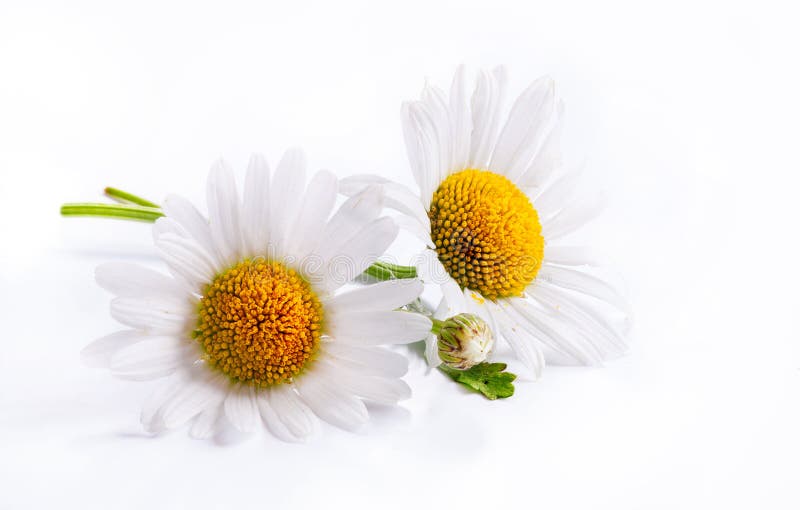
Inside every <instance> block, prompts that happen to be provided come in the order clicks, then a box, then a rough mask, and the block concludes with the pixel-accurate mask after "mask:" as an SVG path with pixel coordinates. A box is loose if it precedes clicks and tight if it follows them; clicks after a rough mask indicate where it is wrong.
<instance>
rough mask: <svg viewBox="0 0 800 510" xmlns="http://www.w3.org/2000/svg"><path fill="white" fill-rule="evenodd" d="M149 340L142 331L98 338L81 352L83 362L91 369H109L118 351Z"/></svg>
mask: <svg viewBox="0 0 800 510" xmlns="http://www.w3.org/2000/svg"><path fill="white" fill-rule="evenodd" d="M145 339H147V335H145V334H144V333H142V332H141V331H137V330H133V329H127V330H124V331H117V332H116V333H111V334H110V335H106V336H104V337H102V338H98V339H97V340H95V341H94V342H92V343H90V344H89V345H87V346H86V347H84V348H83V350H82V351H81V360H82V361H83V362H84V363H85V364H86V365H87V366H90V367H94V368H108V366H109V364H110V363H111V358H112V357H113V356H114V353H116V352H117V351H118V350H120V349H123V348H125V347H128V346H130V345H133V344H135V343H136V342H140V341H142V340H145Z"/></svg>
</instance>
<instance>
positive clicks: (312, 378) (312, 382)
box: [295, 372, 369, 431]
mask: <svg viewBox="0 0 800 510" xmlns="http://www.w3.org/2000/svg"><path fill="white" fill-rule="evenodd" d="M295 384H296V386H297V389H298V391H299V393H300V397H301V398H302V399H303V401H304V402H305V403H306V404H308V406H309V407H310V408H311V409H312V410H313V411H314V414H316V415H317V416H319V417H320V418H322V419H323V420H325V421H327V422H328V423H330V424H332V425H336V426H337V427H341V428H343V429H345V430H351V431H354V430H357V429H358V428H359V427H360V426H361V425H363V424H364V423H366V422H367V420H368V419H369V414H368V413H367V408H366V407H365V406H364V403H363V402H362V401H361V400H360V399H358V398H356V397H355V396H353V395H351V394H349V393H347V392H345V391H344V390H342V389H341V388H340V387H339V386H338V384H337V383H336V381H331V380H328V379H325V378H324V377H323V376H322V374H320V373H316V372H309V373H308V374H305V375H304V376H303V377H298V378H297V382H296V383H295Z"/></svg>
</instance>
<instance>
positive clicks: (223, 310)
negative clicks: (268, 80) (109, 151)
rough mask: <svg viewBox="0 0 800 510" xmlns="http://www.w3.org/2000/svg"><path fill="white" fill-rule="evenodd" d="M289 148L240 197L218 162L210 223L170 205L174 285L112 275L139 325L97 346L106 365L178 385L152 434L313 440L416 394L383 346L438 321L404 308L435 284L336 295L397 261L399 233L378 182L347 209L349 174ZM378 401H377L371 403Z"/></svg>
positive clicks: (105, 279)
mask: <svg viewBox="0 0 800 510" xmlns="http://www.w3.org/2000/svg"><path fill="white" fill-rule="evenodd" d="M305 166H306V165H305V159H304V156H303V153H302V152H300V151H296V150H293V151H288V152H287V153H286V154H285V155H284V157H283V159H282V160H281V162H280V164H279V165H278V167H277V170H276V172H275V175H274V176H273V177H272V179H270V172H269V169H268V167H267V164H266V162H265V161H264V159H263V158H261V157H259V156H254V157H253V158H252V159H251V161H250V165H249V168H248V171H247V177H246V179H245V186H244V196H243V199H240V197H239V196H238V192H237V189H236V184H235V182H234V178H233V173H232V172H231V170H230V169H229V167H228V166H227V165H226V164H225V163H224V162H219V163H217V164H216V165H215V166H214V167H213V168H212V170H211V174H210V176H209V180H208V213H209V214H208V219H206V218H205V217H204V216H202V215H201V214H200V212H198V210H197V209H195V207H194V206H192V205H191V204H190V203H189V202H188V201H186V200H184V199H182V198H180V197H175V196H172V197H169V198H167V199H166V201H165V203H164V205H163V211H164V213H165V217H163V218H160V219H159V220H158V221H157V222H156V225H155V227H154V236H155V243H156V246H157V248H158V251H159V253H160V255H161V258H162V259H163V261H164V262H165V263H166V265H167V267H168V268H169V271H170V273H171V274H170V275H166V274H162V273H159V272H156V271H153V270H150V269H147V268H144V267H141V266H137V265H133V264H128V263H112V264H106V265H103V266H100V267H99V268H98V270H97V281H98V283H99V284H100V285H101V286H102V287H103V288H105V289H106V290H108V291H110V292H111V293H113V294H114V295H115V296H116V297H115V298H114V299H113V301H112V302H111V314H112V316H113V317H114V318H115V319H116V320H117V321H119V322H121V323H122V324H124V325H125V326H127V327H129V328H131V329H127V330H125V331H120V332H117V333H114V334H112V335H109V336H107V337H104V338H101V339H99V340H97V341H95V342H94V343H92V344H91V345H90V346H88V347H87V348H86V349H85V350H84V351H83V355H84V357H85V359H86V360H87V361H88V362H89V363H91V364H94V365H102V366H106V367H108V368H110V370H111V372H112V373H113V374H114V375H117V376H119V377H122V378H126V379H132V380H149V379H155V378H166V381H165V383H164V384H163V385H162V386H160V387H159V388H158V389H157V391H156V392H155V394H154V395H153V397H152V399H151V400H150V401H149V402H148V403H147V404H146V405H145V407H144V409H143V411H142V416H141V419H142V424H143V425H144V427H145V428H146V429H147V430H148V431H151V432H159V431H162V430H165V429H171V428H175V427H179V426H181V425H183V424H185V423H187V422H191V428H190V434H191V435H192V436H194V437H208V436H210V435H213V434H214V433H215V432H216V431H217V430H218V427H219V426H221V425H222V424H224V423H225V421H226V420H227V422H230V423H231V424H233V425H234V426H235V427H236V428H237V429H239V430H241V431H245V432H247V431H251V430H252V429H253V428H254V427H255V426H256V423H257V422H258V420H259V416H260V418H261V419H262V420H263V421H264V423H265V424H266V425H267V427H268V428H269V429H270V430H271V431H272V432H273V433H274V434H275V435H276V436H278V437H279V438H281V439H284V440H287V441H298V440H302V439H304V438H306V437H307V436H309V435H310V434H311V433H312V432H313V431H314V430H315V429H316V427H317V422H318V420H317V418H321V419H323V420H325V421H327V422H329V423H332V424H334V425H337V426H339V427H342V428H345V429H348V430H353V429H355V428H357V427H359V426H360V425H361V424H363V423H365V422H366V421H367V419H368V412H367V408H366V406H365V404H364V402H363V400H368V401H374V402H380V403H384V404H395V403H396V402H397V401H399V400H402V399H405V398H408V397H409V396H410V390H409V388H408V386H407V385H406V384H405V382H403V381H402V380H401V379H400V377H401V376H402V375H403V374H404V373H405V372H406V368H407V364H406V360H405V358H404V357H403V356H401V355H399V354H396V353H393V352H391V351H389V350H387V349H385V348H384V347H380V345H381V344H394V343H407V342H413V341H417V340H419V339H420V338H423V337H424V336H425V335H426V334H427V333H429V331H430V328H431V323H430V320H429V319H427V318H426V317H424V316H422V315H420V314H413V313H408V312H402V311H396V310H397V309H398V308H399V307H401V306H403V305H405V304H406V303H408V302H410V301H412V300H413V299H415V298H416V297H417V296H418V295H419V293H420V292H421V290H422V284H421V283H420V282H419V281H416V280H395V281H388V282H383V283H380V284H376V285H370V286H365V287H361V288H358V289H356V290H352V291H350V292H338V293H337V292H336V291H337V290H338V289H340V288H341V287H342V286H343V285H344V284H346V283H348V282H350V281H351V280H353V279H354V278H355V277H357V276H358V275H359V274H361V273H362V271H363V270H364V269H366V268H367V267H368V266H369V265H370V264H372V263H373V262H374V261H375V260H376V258H377V257H378V256H379V255H381V254H382V253H383V252H384V250H385V249H386V248H387V247H388V246H389V244H390V243H391V242H392V241H393V240H394V238H395V236H396V234H397V227H396V225H395V223H394V222H393V220H391V219H390V218H387V217H379V215H380V212H381V209H382V207H383V205H382V203H381V193H380V190H379V189H377V188H371V189H366V190H364V191H363V192H361V193H359V194H358V195H357V196H354V197H352V198H350V199H349V200H347V201H346V202H345V203H344V204H343V205H342V206H341V207H340V208H338V210H337V211H336V212H335V213H333V215H332V216H331V212H332V210H333V209H334V202H335V198H336V195H337V188H338V184H337V179H336V177H335V176H334V175H332V174H331V173H329V172H324V171H322V172H318V173H316V174H315V175H314V176H313V178H312V179H311V181H310V183H309V184H308V186H306V182H305V172H306V168H305ZM362 399H363V400H362Z"/></svg>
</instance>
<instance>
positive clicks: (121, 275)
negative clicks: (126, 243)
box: [94, 262, 186, 299]
mask: <svg viewBox="0 0 800 510" xmlns="http://www.w3.org/2000/svg"><path fill="white" fill-rule="evenodd" d="M94 276H95V279H96V280H97V283H98V285H100V286H101V287H103V288H104V289H106V290H107V291H109V292H111V293H112V294H114V295H116V296H120V297H144V296H148V295H150V296H153V295H155V296H161V295H167V296H170V297H173V298H176V299H179V298H181V297H185V296H186V292H185V291H184V290H183V287H181V285H180V284H179V283H178V282H176V281H175V280H174V279H173V278H170V277H169V276H167V275H165V274H162V273H159V272H157V271H153V270H152V269H148V268H146V267H143V266H140V265H138V264H131V263H129V262H107V263H105V264H102V265H100V266H98V267H97V269H96V270H95V272H94Z"/></svg>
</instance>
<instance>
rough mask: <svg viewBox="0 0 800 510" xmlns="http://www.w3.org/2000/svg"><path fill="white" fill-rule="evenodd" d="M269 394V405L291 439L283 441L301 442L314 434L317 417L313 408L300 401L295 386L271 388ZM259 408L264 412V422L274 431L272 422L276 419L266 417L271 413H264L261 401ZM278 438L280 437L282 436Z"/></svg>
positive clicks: (284, 385) (283, 385) (285, 385)
mask: <svg viewBox="0 0 800 510" xmlns="http://www.w3.org/2000/svg"><path fill="white" fill-rule="evenodd" d="M267 394H268V398H267V399H266V400H267V404H268V405H269V406H270V408H271V409H272V410H273V411H274V413H275V417H276V418H277V419H278V421H279V422H280V424H281V425H283V427H284V428H285V431H286V433H287V435H288V436H290V438H287V439H284V438H282V439H284V440H289V441H301V440H303V439H305V438H307V437H308V436H310V435H311V434H313V433H314V431H315V430H316V428H317V423H318V421H317V417H316V416H314V412H313V411H312V410H311V408H309V407H308V406H307V405H306V404H305V402H303V401H302V399H300V396H299V395H298V394H297V393H296V392H295V390H294V388H293V386H291V385H288V384H281V385H279V386H275V387H273V388H270V390H269V391H268V392H267ZM259 408H260V409H261V411H262V413H261V416H262V417H263V418H264V421H265V422H267V426H268V427H270V430H272V427H271V426H270V422H271V421H273V420H274V418H275V417H272V416H266V417H265V414H266V415H269V414H270V413H269V412H266V413H265V412H264V408H263V404H262V402H261V401H259ZM273 425H276V424H273ZM275 428H277V429H280V428H281V427H278V426H276V427H275ZM276 435H278V434H276ZM278 436H279V437H280V435H278Z"/></svg>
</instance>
